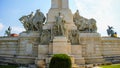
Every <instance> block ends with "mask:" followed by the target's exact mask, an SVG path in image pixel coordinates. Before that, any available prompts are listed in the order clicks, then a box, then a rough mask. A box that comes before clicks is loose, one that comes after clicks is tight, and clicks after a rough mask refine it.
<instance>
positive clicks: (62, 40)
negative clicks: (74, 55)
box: [52, 36, 71, 55]
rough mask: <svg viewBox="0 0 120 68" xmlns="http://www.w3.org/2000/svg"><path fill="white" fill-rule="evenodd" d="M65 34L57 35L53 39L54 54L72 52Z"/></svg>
mask: <svg viewBox="0 0 120 68" xmlns="http://www.w3.org/2000/svg"><path fill="white" fill-rule="evenodd" d="M67 41H68V40H67V38H66V37H64V36H57V37H54V39H53V45H52V54H68V55H69V54H71V46H70V44H69V43H68V42H67Z"/></svg>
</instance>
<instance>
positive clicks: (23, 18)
mask: <svg viewBox="0 0 120 68" xmlns="http://www.w3.org/2000/svg"><path fill="white" fill-rule="evenodd" d="M19 20H20V22H21V23H22V24H23V26H24V28H25V29H26V31H28V30H29V26H30V24H29V22H28V21H29V19H28V16H22V17H21V18H20V19H19Z"/></svg>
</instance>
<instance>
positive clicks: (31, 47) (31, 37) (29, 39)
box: [18, 31, 40, 56]
mask: <svg viewBox="0 0 120 68" xmlns="http://www.w3.org/2000/svg"><path fill="white" fill-rule="evenodd" d="M39 39H40V33H39V32H35V31H31V32H23V33H21V34H20V37H19V54H18V55H21V56H22V55H26V56H35V55H36V56H37V51H36V49H37V47H38V46H37V45H38V44H39ZM35 51H36V52H35Z"/></svg>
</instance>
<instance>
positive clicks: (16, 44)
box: [0, 0, 120, 68]
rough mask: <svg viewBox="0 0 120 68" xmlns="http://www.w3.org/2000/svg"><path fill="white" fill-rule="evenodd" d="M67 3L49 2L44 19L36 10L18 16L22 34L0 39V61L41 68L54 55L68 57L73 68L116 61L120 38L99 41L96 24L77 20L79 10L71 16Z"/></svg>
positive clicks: (93, 20) (92, 21)
mask: <svg viewBox="0 0 120 68" xmlns="http://www.w3.org/2000/svg"><path fill="white" fill-rule="evenodd" d="M68 1H69V0H51V8H50V9H49V12H48V13H47V17H45V16H44V14H43V13H42V12H41V11H40V9H37V10H36V12H35V14H34V12H31V13H30V14H28V15H24V16H22V17H21V18H20V19H19V20H20V21H21V23H22V24H23V26H24V28H25V30H26V31H23V32H21V33H20V35H19V36H17V37H12V36H10V37H0V61H2V62H8V63H16V64H27V65H29V64H36V65H38V66H39V67H41V68H45V67H47V66H49V62H50V59H51V57H52V56H53V55H54V54H61V53H62V54H67V55H69V56H70V57H71V60H72V67H73V68H85V65H87V64H103V63H107V62H109V63H112V61H115V60H116V58H113V57H116V56H117V57H120V56H119V55H120V50H119V49H120V38H114V37H101V35H100V34H99V33H97V25H96V20H95V19H93V18H91V19H87V18H85V17H83V16H81V15H80V14H79V10H77V11H76V12H75V13H74V14H72V12H71V10H70V9H69V2H68ZM10 31H11V29H10V28H9V29H8V31H7V32H9V33H10ZM8 35H9V34H8ZM106 57H108V58H106ZM109 57H112V58H113V59H112V60H111V59H109ZM3 59H4V60H3ZM117 59H119V58H117ZM119 60H120V59H119Z"/></svg>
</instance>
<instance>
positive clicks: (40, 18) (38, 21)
mask: <svg viewBox="0 0 120 68" xmlns="http://www.w3.org/2000/svg"><path fill="white" fill-rule="evenodd" d="M44 22H45V16H44V14H43V13H42V12H40V11H39V10H37V11H36V13H35V16H34V17H33V25H34V26H35V28H36V29H37V30H38V31H41V30H42V26H43V23H44Z"/></svg>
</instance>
